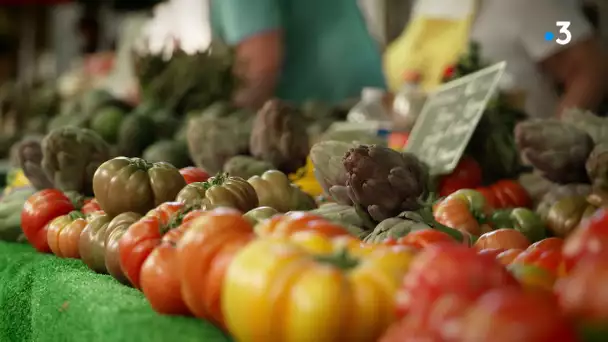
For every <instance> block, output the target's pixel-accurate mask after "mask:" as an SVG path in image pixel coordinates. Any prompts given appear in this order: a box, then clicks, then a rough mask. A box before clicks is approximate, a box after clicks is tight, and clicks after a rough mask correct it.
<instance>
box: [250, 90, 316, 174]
mask: <svg viewBox="0 0 608 342" xmlns="http://www.w3.org/2000/svg"><path fill="white" fill-rule="evenodd" d="M249 147H250V150H251V154H252V155H253V156H254V157H256V158H258V159H261V160H265V161H267V162H269V163H271V164H272V165H274V166H276V168H277V169H278V170H280V171H283V172H284V173H286V174H290V173H293V172H296V171H297V170H298V169H299V168H301V167H302V166H304V165H305V164H306V157H307V156H308V152H309V149H310V146H309V140H308V133H307V131H306V120H305V119H304V116H303V114H302V112H301V111H300V110H298V109H297V108H295V107H293V106H291V105H289V104H287V103H285V102H282V101H281V100H277V99H274V100H270V101H268V102H266V104H265V105H264V107H262V109H260V111H259V112H258V114H257V116H256V118H255V121H254V123H253V129H252V132H251V140H250V145H249Z"/></svg>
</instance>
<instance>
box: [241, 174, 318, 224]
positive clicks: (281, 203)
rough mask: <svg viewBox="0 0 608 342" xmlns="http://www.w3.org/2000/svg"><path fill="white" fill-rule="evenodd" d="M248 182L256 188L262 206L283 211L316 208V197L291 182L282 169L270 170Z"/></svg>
mask: <svg viewBox="0 0 608 342" xmlns="http://www.w3.org/2000/svg"><path fill="white" fill-rule="evenodd" d="M247 182H248V183H249V184H251V186H253V188H254V189H255V192H256V193H257V195H258V199H259V202H260V203H259V205H261V206H267V207H272V208H275V209H276V210H278V211H280V212H282V213H286V212H288V211H290V210H311V209H314V208H316V204H315V202H314V199H313V198H312V197H310V196H308V195H307V194H305V193H304V192H302V190H300V189H299V188H298V187H297V186H295V185H293V184H291V181H289V178H287V176H286V175H285V174H284V173H283V172H281V171H277V170H268V171H266V172H264V173H263V174H262V175H261V176H253V177H251V178H249V180H247Z"/></svg>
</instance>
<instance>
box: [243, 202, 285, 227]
mask: <svg viewBox="0 0 608 342" xmlns="http://www.w3.org/2000/svg"><path fill="white" fill-rule="evenodd" d="M278 213H279V212H278V211H277V210H276V209H275V208H272V207H257V208H255V209H251V210H249V211H248V212H246V213H245V214H243V218H245V220H247V221H249V223H251V225H252V226H254V227H255V225H256V224H258V223H260V222H262V221H264V220H266V219H269V218H271V217H273V216H274V215H276V214H278Z"/></svg>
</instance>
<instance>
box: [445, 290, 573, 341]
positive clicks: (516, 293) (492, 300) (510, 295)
mask: <svg viewBox="0 0 608 342" xmlns="http://www.w3.org/2000/svg"><path fill="white" fill-rule="evenodd" d="M459 330H460V331H459V332H458V333H457V338H456V339H455V340H457V341H467V342H482V341H484V342H486V341H487V342H489V341H492V342H516V341H518V342H524V341H526V342H528V341H529V342H541V341H542V342H575V341H578V339H577V336H576V334H575V330H574V328H573V326H572V325H571V324H570V322H569V321H568V320H566V318H564V316H563V315H562V314H561V312H560V310H559V308H558V307H557V305H556V303H555V301H554V300H553V297H551V296H543V295H541V294H539V293H536V292H526V291H521V290H520V289H517V288H509V287H504V288H497V289H494V290H492V291H489V292H487V293H485V294H484V295H483V296H482V297H480V298H479V299H478V300H477V301H476V302H475V304H474V305H473V306H471V307H470V308H469V309H468V310H467V313H466V315H465V316H464V317H463V318H462V320H461V324H460V329H459Z"/></svg>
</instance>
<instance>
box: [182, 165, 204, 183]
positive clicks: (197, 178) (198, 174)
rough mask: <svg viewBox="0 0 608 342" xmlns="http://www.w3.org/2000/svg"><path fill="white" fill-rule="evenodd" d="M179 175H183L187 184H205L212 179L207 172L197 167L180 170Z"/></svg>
mask: <svg viewBox="0 0 608 342" xmlns="http://www.w3.org/2000/svg"><path fill="white" fill-rule="evenodd" d="M179 173H181V174H182V177H184V179H185V180H186V183H187V184H190V183H197V182H205V181H207V179H209V177H210V176H209V174H208V173H207V172H206V171H205V170H203V169H201V168H199V167H195V166H188V167H184V168H183V169H180V170H179Z"/></svg>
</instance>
